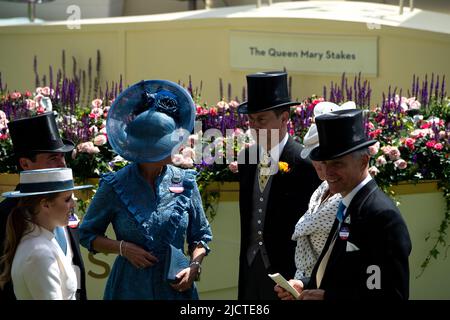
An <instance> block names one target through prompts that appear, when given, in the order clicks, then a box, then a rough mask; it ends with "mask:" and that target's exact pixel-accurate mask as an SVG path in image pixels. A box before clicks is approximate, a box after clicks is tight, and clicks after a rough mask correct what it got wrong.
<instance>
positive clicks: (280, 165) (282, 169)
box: [278, 161, 291, 173]
mask: <svg viewBox="0 0 450 320" xmlns="http://www.w3.org/2000/svg"><path fill="white" fill-rule="evenodd" d="M278 170H279V171H280V172H281V173H288V172H289V171H291V168H289V164H288V163H287V162H284V161H279V162H278Z"/></svg>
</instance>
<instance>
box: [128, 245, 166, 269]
mask: <svg viewBox="0 0 450 320" xmlns="http://www.w3.org/2000/svg"><path fill="white" fill-rule="evenodd" d="M122 251H123V252H122V255H123V256H124V257H125V258H127V259H128V261H130V263H131V264H132V265H133V266H135V267H136V268H138V269H143V268H148V267H151V266H153V265H154V264H155V263H157V262H158V258H156V257H155V256H154V255H152V254H151V252H148V251H146V250H145V249H143V248H141V247H140V246H138V245H135V244H134V243H131V242H124V243H123V245H122Z"/></svg>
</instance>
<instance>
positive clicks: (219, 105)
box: [216, 100, 230, 111]
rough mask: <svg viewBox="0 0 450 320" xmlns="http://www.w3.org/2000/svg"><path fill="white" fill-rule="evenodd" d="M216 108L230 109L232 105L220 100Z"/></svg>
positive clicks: (221, 109) (220, 109)
mask: <svg viewBox="0 0 450 320" xmlns="http://www.w3.org/2000/svg"><path fill="white" fill-rule="evenodd" d="M216 108H217V110H219V111H227V110H228V109H230V106H229V105H228V103H226V102H225V101H223V100H222V101H219V102H217V104H216Z"/></svg>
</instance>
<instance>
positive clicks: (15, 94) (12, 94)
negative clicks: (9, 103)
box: [9, 91, 22, 100]
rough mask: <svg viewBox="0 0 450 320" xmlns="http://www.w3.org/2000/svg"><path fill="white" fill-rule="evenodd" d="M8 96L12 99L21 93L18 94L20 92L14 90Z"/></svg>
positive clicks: (17, 97)
mask: <svg viewBox="0 0 450 320" xmlns="http://www.w3.org/2000/svg"><path fill="white" fill-rule="evenodd" d="M9 96H10V97H11V99H12V100H17V99H19V98H20V97H22V95H21V94H20V92H16V91H14V92H12V93H11V94H10V95H9Z"/></svg>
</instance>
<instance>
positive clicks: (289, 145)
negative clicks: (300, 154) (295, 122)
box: [270, 136, 296, 194]
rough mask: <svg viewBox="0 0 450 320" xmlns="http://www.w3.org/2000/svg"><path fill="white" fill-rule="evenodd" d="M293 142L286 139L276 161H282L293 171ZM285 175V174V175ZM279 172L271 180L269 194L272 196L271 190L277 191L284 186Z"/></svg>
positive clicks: (290, 139)
mask: <svg viewBox="0 0 450 320" xmlns="http://www.w3.org/2000/svg"><path fill="white" fill-rule="evenodd" d="M294 144H295V142H294V140H293V139H292V137H291V136H289V137H288V140H287V142H286V145H285V146H284V149H283V152H282V153H281V155H280V158H279V159H278V161H279V162H280V161H283V162H287V163H288V165H289V166H290V167H291V170H293V163H294V162H295V150H296V149H295V145H294ZM277 165H278V164H277ZM285 174H286V173H285ZM285 174H282V173H281V172H279V171H278V172H277V173H276V174H275V175H274V176H273V178H272V186H271V188H270V190H271V192H270V194H272V190H279V188H282V189H284V188H285V187H286V186H285V184H284V183H283V180H284V179H283V178H284V177H283V175H285ZM289 174H292V172H290V173H289Z"/></svg>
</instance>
